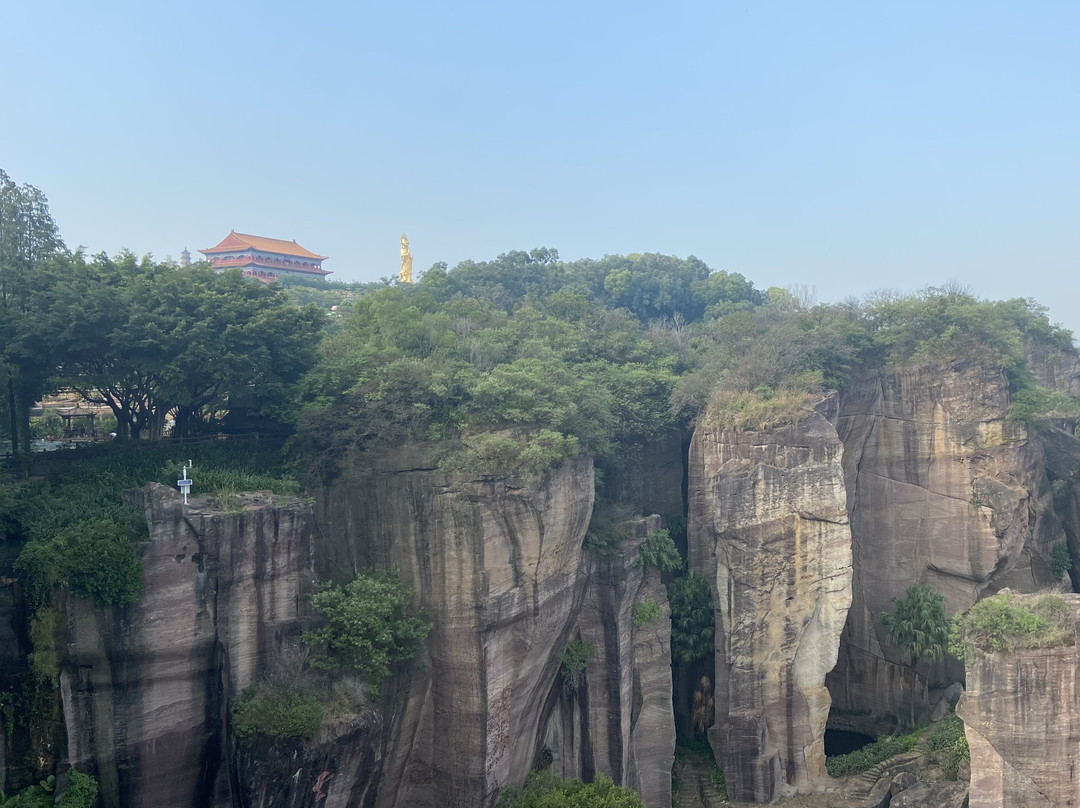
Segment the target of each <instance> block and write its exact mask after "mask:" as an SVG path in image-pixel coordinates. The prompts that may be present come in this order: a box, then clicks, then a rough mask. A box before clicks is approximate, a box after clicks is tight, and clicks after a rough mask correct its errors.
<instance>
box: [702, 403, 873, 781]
mask: <svg viewBox="0 0 1080 808" xmlns="http://www.w3.org/2000/svg"><path fill="white" fill-rule="evenodd" d="M833 403H834V402H833V401H832V400H831V399H830V400H828V401H826V402H823V404H822V410H823V411H826V412H827V411H828V409H829V407H831V406H832V405H833ZM702 422H703V424H707V423H708V415H707V414H706V416H705V417H704V418H703V419H702ZM842 454H843V449H842V446H841V444H840V440H839V438H838V437H837V434H836V430H835V428H834V427H833V424H832V423H831V422H830V419H829V418H827V417H826V415H823V414H821V413H820V412H814V413H811V414H808V415H807V416H806V417H805V418H804V419H803V420H801V421H800V422H799V423H797V424H794V425H791V426H785V427H780V428H776V429H772V430H768V431H765V432H733V431H717V430H712V429H709V428H708V427H707V426H703V425H699V427H698V429H697V431H696V432H695V434H694V438H693V442H692V443H691V447H690V515H689V531H690V563H691V567H692V569H693V570H694V571H695V572H697V573H698V574H700V575H703V576H704V577H705V578H706V579H707V580H708V581H709V582H710V584H711V586H712V591H713V605H714V607H715V609H716V667H715V671H716V675H715V685H714V689H715V699H716V723H715V726H714V727H713V729H712V730H710V741H711V742H712V745H713V749H714V751H715V752H716V755H717V759H718V762H719V763H720V765H721V767H722V768H723V770H724V773H725V776H726V778H727V783H728V792H729V794H731V796H732V798H733V799H737V800H753V801H757V802H770V801H771V800H773V799H774V798H776V797H778V796H780V795H782V794H785V793H790V792H792V791H794V790H796V789H800V790H807V789H809V788H811V787H812V786H813V785H814V783H815V781H816V780H818V779H819V778H823V777H824V776H825V754H824V740H823V739H824V731H825V722H826V720H827V718H828V714H829V706H830V698H829V693H828V691H827V690H826V689H825V684H824V683H825V675H826V673H828V671H829V670H830V669H831V668H832V667H833V665H834V664H835V662H836V658H837V650H838V647H839V642H840V633H841V629H842V628H843V626H844V621H845V618H846V616H847V611H848V606H849V604H850V602H851V574H852V571H851V532H850V529H849V526H848V518H847V510H846V507H845V491H844V477H843V470H842V468H841V456H842Z"/></svg>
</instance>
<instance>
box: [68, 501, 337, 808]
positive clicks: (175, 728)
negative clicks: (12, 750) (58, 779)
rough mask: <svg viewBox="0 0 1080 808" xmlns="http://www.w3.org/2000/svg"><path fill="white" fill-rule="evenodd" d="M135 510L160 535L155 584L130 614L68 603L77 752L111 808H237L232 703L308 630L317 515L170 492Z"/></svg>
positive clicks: (153, 557)
mask: <svg viewBox="0 0 1080 808" xmlns="http://www.w3.org/2000/svg"><path fill="white" fill-rule="evenodd" d="M125 500H126V501H128V502H129V504H133V505H135V506H136V507H139V508H140V509H142V510H144V511H145V513H146V516H147V521H148V523H149V526H150V540H149V542H148V543H147V544H146V545H145V546H144V548H143V550H142V560H143V563H144V567H145V584H146V586H145V588H144V590H143V592H142V595H141V597H140V600H139V602H138V603H137V604H135V605H133V606H131V607H129V608H126V609H118V608H108V609H104V610H95V609H94V607H93V604H92V603H89V602H87V601H83V600H79V599H77V598H73V597H69V599H68V603H67V619H68V625H67V638H68V645H67V659H66V660H65V664H64V665H63V666H62V673H61V683H60V686H61V695H62V699H63V707H64V716H65V722H66V725H67V732H68V738H67V745H68V756H69V758H70V760H71V762H72V763H74V764H77V765H78V766H79V768H80V769H84V770H89V771H91V772H93V773H94V774H95V775H96V776H97V777H98V779H99V781H100V782H101V801H102V804H103V805H105V806H125V808H126V807H127V806H132V807H135V806H145V807H146V808H169V806H185V808H186V807H187V806H191V805H231V804H232V791H233V788H232V784H231V782H230V772H229V765H228V760H229V750H228V747H227V743H226V735H225V727H226V724H227V720H228V718H227V707H228V703H229V698H230V696H232V695H233V694H236V693H239V692H240V690H242V689H243V688H244V687H246V686H247V685H249V684H251V683H252V682H253V680H254V678H255V677H256V675H257V674H258V673H259V671H260V670H261V669H262V668H263V666H264V665H265V663H266V661H267V658H268V655H269V654H270V653H271V651H273V650H274V649H276V648H277V646H278V644H279V643H280V642H281V641H282V639H283V638H284V637H286V636H289V635H291V634H294V633H295V632H296V631H298V630H299V622H298V621H299V618H300V616H301V614H300V609H301V608H302V606H303V604H304V603H306V595H307V593H308V592H309V591H310V589H311V587H312V585H313V582H314V573H313V563H312V544H311V538H312V517H311V506H310V505H309V504H306V503H292V504H283V505H276V504H275V503H274V501H273V498H272V496H271V495H269V494H264V495H249V496H247V497H246V498H245V503H244V506H243V510H242V511H240V512H238V513H222V512H220V511H216V510H214V509H213V508H212V507H211V503H210V501H209V499H208V498H201V499H194V500H192V501H191V504H190V505H189V506H187V507H186V508H185V507H184V506H183V505H182V504H181V501H180V497H179V495H178V494H177V493H176V492H175V491H173V490H171V489H169V488H166V487H165V486H161V485H157V484H150V485H148V486H147V487H146V488H143V489H139V490H136V491H129V492H125ZM300 764H301V768H303V761H302V760H301V761H300ZM327 804H328V805H330V804H332V803H327Z"/></svg>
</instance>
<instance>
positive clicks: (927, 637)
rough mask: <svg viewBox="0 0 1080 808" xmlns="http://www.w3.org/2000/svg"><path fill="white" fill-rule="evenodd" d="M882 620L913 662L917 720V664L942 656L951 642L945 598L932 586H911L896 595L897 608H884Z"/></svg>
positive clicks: (912, 699) (913, 694) (912, 700)
mask: <svg viewBox="0 0 1080 808" xmlns="http://www.w3.org/2000/svg"><path fill="white" fill-rule="evenodd" d="M881 622H882V623H884V624H885V629H886V631H887V636H888V638H889V642H891V643H892V644H893V645H895V646H896V648H897V649H898V650H899V651H900V653H901V654H903V655H904V656H905V657H907V659H908V660H909V661H910V663H911V722H912V723H915V685H916V672H915V666H916V665H917V664H918V663H919V661H920V660H924V659H926V660H931V661H936V660H939V659H941V658H942V657H943V656H944V655H945V650H946V648H947V647H948V644H949V618H947V617H946V616H945V598H944V596H942V595H939V594H937V593H936V592H934V590H932V589H931V588H930V587H928V586H925V585H922V586H909V587H908V588H907V590H906V591H905V593H904V597H903V598H893V610H892V611H891V612H883V613H882V615H881Z"/></svg>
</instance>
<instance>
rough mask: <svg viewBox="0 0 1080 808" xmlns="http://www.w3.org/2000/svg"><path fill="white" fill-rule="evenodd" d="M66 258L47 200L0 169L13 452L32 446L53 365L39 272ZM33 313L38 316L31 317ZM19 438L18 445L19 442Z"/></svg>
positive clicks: (1, 308)
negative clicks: (33, 419)
mask: <svg viewBox="0 0 1080 808" xmlns="http://www.w3.org/2000/svg"><path fill="white" fill-rule="evenodd" d="M65 252H66V248H65V247H64V243H63V241H61V240H60V236H59V234H58V231H57V227H56V222H54V221H53V219H52V216H51V215H50V214H49V204H48V200H47V199H46V198H45V195H44V194H42V192H41V191H40V190H38V189H37V188H35V187H33V186H32V185H16V184H15V182H14V181H13V180H12V179H11V178H10V177H9V176H8V175H7V174H6V173H5V172H4V171H3V170H2V169H0V382H2V383H3V386H4V391H3V396H2V402H3V404H2V406H0V409H3V410H6V414H7V418H5V419H4V425H5V426H8V427H9V428H10V431H11V439H12V448H13V449H15V450H16V451H17V450H18V448H19V445H20V443H21V445H22V446H23V447H25V448H26V449H29V446H30V408H31V406H33V404H34V402H36V401H37V400H38V399H40V398H41V396H42V395H43V394H44V393H45V392H46V391H47V390H48V388H49V386H50V383H51V377H52V375H53V374H52V364H51V363H50V362H49V361H48V355H47V348H48V347H49V346H48V344H47V343H45V342H43V341H42V340H40V339H39V338H38V336H39V335H38V333H37V320H38V316H39V314H40V311H41V310H42V309H41V304H42V303H43V302H45V301H47V297H48V295H47V294H45V295H43V294H42V291H43V290H42V289H41V281H42V273H41V267H42V266H43V265H44V264H45V263H46V262H47V261H48V260H49V259H51V258H53V257H56V256H58V255H62V254H63V253H65ZM35 309H37V311H35ZM20 436H21V441H20Z"/></svg>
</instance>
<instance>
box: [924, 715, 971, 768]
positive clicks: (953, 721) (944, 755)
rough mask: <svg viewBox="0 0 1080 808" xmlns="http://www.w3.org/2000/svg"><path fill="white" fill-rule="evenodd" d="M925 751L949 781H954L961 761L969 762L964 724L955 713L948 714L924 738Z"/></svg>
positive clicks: (969, 755) (969, 756) (969, 754)
mask: <svg viewBox="0 0 1080 808" xmlns="http://www.w3.org/2000/svg"><path fill="white" fill-rule="evenodd" d="M926 751H927V753H928V755H929V757H930V760H932V761H933V762H935V763H937V764H938V765H939V766H941V770H942V771H943V772H944V773H945V775H946V777H948V778H949V779H950V780H955V779H956V778H957V775H958V773H959V771H960V763H961V761H969V762H970V761H971V753H970V752H969V751H968V744H967V736H966V735H965V734H964V722H963V720H961V718H960V716H958V715H956V713H949V714H948V715H947V716H945V717H944V718H943V719H941V721H939V722H938V723H937V724H936V725H935V726H934V728H933V729H932V730H931V731H930V734H929V735H927V736H926Z"/></svg>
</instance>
